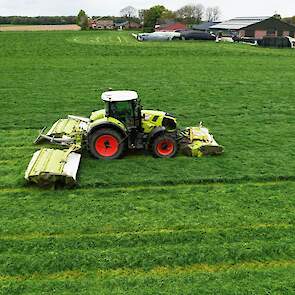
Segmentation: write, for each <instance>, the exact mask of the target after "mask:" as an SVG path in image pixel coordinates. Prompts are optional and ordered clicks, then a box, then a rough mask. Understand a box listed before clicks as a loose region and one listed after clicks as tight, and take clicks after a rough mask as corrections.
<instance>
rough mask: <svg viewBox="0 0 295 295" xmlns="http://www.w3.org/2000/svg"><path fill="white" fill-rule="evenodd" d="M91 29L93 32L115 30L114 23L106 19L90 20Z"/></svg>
mask: <svg viewBox="0 0 295 295" xmlns="http://www.w3.org/2000/svg"><path fill="white" fill-rule="evenodd" d="M90 28H92V29H93V30H112V29H114V21H113V20H105V19H104V20H100V19H92V20H90Z"/></svg>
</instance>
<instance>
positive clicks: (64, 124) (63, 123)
mask: <svg viewBox="0 0 295 295" xmlns="http://www.w3.org/2000/svg"><path fill="white" fill-rule="evenodd" d="M89 121H90V120H89V119H88V118H83V117H77V116H71V115H69V116H68V118H67V119H59V120H58V121H56V122H55V123H54V124H53V125H52V127H51V128H50V129H49V131H48V132H47V133H46V134H43V132H44V131H45V129H46V127H44V128H43V129H42V130H41V132H40V134H39V135H38V137H37V138H36V139H35V142H34V143H41V142H46V141H47V142H50V143H54V144H60V145H67V146H70V145H73V144H77V143H80V144H81V140H82V135H83V133H84V132H86V131H87V128H88V123H89Z"/></svg>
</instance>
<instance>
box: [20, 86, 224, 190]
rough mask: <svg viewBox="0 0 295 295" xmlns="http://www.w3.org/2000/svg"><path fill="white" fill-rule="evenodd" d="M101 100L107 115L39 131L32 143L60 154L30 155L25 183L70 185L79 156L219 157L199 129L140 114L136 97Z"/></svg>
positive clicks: (116, 94)
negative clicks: (179, 154) (129, 153)
mask: <svg viewBox="0 0 295 295" xmlns="http://www.w3.org/2000/svg"><path fill="white" fill-rule="evenodd" d="M101 98H102V100H103V101H104V103H105V109H103V110H99V111H94V112H92V114H91V115H90V117H89V118H83V117H78V116H68V118H67V119H59V120H58V121H57V122H55V123H54V124H53V126H52V127H51V128H50V129H49V131H48V132H45V129H46V128H43V130H42V131H41V132H40V134H39V136H38V137H37V138H36V140H35V143H36V144H37V143H43V142H45V143H51V144H55V145H58V146H60V149H50V148H42V149H41V150H39V151H37V152H35V153H34V155H33V158H32V159H31V161H30V163H29V166H28V168H27V170H26V173H25V179H26V180H27V181H28V182H31V183H35V184H38V185H39V186H48V185H52V184H54V185H55V184H56V183H61V184H65V185H69V186H72V185H74V184H75V183H76V181H77V171H78V168H79V163H80V159H81V153H82V151H83V150H88V151H89V152H90V154H91V155H92V156H93V157H94V158H96V159H102V160H112V159H117V158H120V157H122V156H123V155H124V152H125V151H126V150H136V149H137V150H139V149H141V150H148V151H150V152H151V153H152V154H153V155H154V157H159V158H171V157H174V156H175V155H176V153H177V151H178V150H180V151H182V152H183V153H184V154H186V155H187V156H191V157H201V156H207V155H219V154H221V153H223V147H222V146H220V145H218V143H217V142H216V141H215V139H214V138H213V135H212V134H210V133H209V131H208V129H207V128H205V127H203V126H202V124H201V123H200V125H199V127H188V128H186V129H184V130H182V131H180V130H179V129H178V128H177V122H176V119H175V117H174V116H173V115H171V114H169V113H165V112H161V111H154V110H143V109H142V107H141V105H140V100H139V99H138V95H137V93H136V92H135V91H108V92H104V93H103V94H102V97H101ZM85 148H86V149H85Z"/></svg>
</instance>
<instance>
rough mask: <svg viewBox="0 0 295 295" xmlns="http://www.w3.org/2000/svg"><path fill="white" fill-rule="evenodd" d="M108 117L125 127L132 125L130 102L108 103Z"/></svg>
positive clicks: (131, 105) (132, 115)
mask: <svg viewBox="0 0 295 295" xmlns="http://www.w3.org/2000/svg"><path fill="white" fill-rule="evenodd" d="M110 116H111V117H113V118H116V119H118V120H119V121H121V122H123V123H125V124H126V125H127V126H130V125H133V124H134V112H133V104H132V101H120V102H112V103H110Z"/></svg>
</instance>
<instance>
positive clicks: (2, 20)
mask: <svg viewBox="0 0 295 295" xmlns="http://www.w3.org/2000/svg"><path fill="white" fill-rule="evenodd" d="M76 19H77V17H76V16H36V17H29V16H0V24H2V25H68V24H75V23H76Z"/></svg>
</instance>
